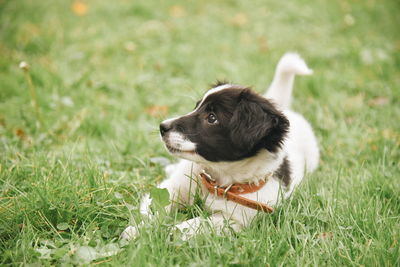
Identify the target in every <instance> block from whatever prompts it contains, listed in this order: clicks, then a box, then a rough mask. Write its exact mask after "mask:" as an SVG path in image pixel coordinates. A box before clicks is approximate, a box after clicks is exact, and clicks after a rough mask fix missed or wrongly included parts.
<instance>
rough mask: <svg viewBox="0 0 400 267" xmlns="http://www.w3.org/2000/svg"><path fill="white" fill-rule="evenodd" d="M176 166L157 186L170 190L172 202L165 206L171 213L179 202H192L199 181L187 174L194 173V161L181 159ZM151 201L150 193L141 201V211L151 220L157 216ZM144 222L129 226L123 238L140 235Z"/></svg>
mask: <svg viewBox="0 0 400 267" xmlns="http://www.w3.org/2000/svg"><path fill="white" fill-rule="evenodd" d="M174 167H175V171H174V172H172V173H171V176H170V177H169V178H168V179H165V180H164V181H163V182H161V184H159V185H158V186H157V187H158V188H165V189H167V190H168V193H169V200H170V204H169V205H168V206H166V207H165V210H166V212H167V213H169V212H170V211H171V209H172V208H174V206H176V205H177V203H182V204H190V203H192V201H193V197H194V194H195V192H196V188H197V181H195V180H194V179H192V178H191V176H190V175H187V174H191V173H192V170H193V167H192V163H190V162H188V161H181V162H179V163H178V164H176V165H175V166H174ZM151 202H152V200H151V198H150V195H149V194H146V195H145V196H144V197H143V198H142V200H141V202H140V213H141V214H142V215H144V216H145V217H148V218H150V220H151V219H153V218H154V216H157V215H156V214H152V212H151V209H150V205H151ZM143 224H144V223H143V222H140V223H138V224H136V225H135V226H128V227H127V228H126V229H125V230H124V231H123V232H122V234H121V238H122V239H128V240H129V239H132V238H135V237H136V236H137V235H138V228H139V227H141V226H142V225H143Z"/></svg>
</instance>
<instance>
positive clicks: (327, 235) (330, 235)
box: [317, 232, 333, 239]
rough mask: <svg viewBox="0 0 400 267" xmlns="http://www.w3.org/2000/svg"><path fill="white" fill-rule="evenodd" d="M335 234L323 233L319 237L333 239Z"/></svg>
mask: <svg viewBox="0 0 400 267" xmlns="http://www.w3.org/2000/svg"><path fill="white" fill-rule="evenodd" d="M332 237H333V233H332V232H323V233H320V234H318V235H317V238H319V239H332Z"/></svg>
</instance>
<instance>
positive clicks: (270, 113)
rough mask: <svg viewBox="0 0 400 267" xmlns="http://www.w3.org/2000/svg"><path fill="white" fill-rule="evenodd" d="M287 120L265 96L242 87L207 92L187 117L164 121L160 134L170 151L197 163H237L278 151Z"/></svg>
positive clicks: (221, 88)
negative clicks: (259, 154) (260, 153)
mask: <svg viewBox="0 0 400 267" xmlns="http://www.w3.org/2000/svg"><path fill="white" fill-rule="evenodd" d="M288 128H289V121H288V120H287V119H286V117H285V116H284V115H283V114H282V113H281V112H280V111H279V110H277V109H276V108H275V106H274V105H273V104H272V103H271V102H269V101H268V100H267V99H265V98H264V97H261V96H260V95H258V94H256V93H255V92H253V91H251V90H250V89H249V88H245V87H241V86H238V85H230V84H225V85H220V86H217V87H215V88H213V89H211V90H209V91H208V92H207V93H206V94H205V95H204V97H203V99H202V100H201V101H199V102H198V103H197V105H196V107H195V109H194V110H193V111H192V112H190V113H188V114H187V115H184V116H181V117H178V118H173V119H169V120H166V121H164V122H162V123H161V125H160V133H161V137H162V140H163V141H164V143H165V145H166V147H167V148H168V150H169V151H170V152H171V153H172V154H174V155H176V156H178V157H181V158H185V159H188V160H191V161H195V162H201V161H213V162H219V161H238V160H241V159H244V158H249V157H252V156H254V155H256V154H257V153H258V152H259V151H260V150H262V149H267V150H268V151H270V152H276V151H278V150H279V148H280V147H281V145H282V142H283V140H284V138H285V135H286V133H287V131H288Z"/></svg>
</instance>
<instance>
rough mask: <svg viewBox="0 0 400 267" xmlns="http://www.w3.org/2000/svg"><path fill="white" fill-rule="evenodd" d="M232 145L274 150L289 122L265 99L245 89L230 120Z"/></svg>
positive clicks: (281, 139)
mask: <svg viewBox="0 0 400 267" xmlns="http://www.w3.org/2000/svg"><path fill="white" fill-rule="evenodd" d="M229 128H230V131H231V132H230V138H231V141H232V143H233V145H234V146H235V147H237V148H239V149H240V150H241V151H244V152H245V153H249V152H250V151H254V149H261V148H266V149H267V150H269V151H270V152H276V151H277V150H278V148H280V147H281V145H282V142H283V140H284V138H285V136H286V133H287V131H288V129H289V121H288V120H287V119H286V117H285V116H284V115H283V114H282V113H281V112H280V111H278V110H277V109H276V108H275V106H274V105H273V104H272V103H271V102H269V101H268V100H267V99H265V98H263V97H261V96H259V95H257V94H255V93H253V92H252V91H250V90H249V89H247V90H244V91H243V92H242V93H241V95H240V96H239V102H238V105H237V107H236V109H235V111H234V113H233V115H232V118H231V121H230V126H229Z"/></svg>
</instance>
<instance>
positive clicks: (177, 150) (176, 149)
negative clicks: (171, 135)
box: [165, 143, 196, 154]
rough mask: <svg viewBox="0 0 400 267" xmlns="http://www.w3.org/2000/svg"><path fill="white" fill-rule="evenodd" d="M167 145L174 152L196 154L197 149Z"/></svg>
mask: <svg viewBox="0 0 400 267" xmlns="http://www.w3.org/2000/svg"><path fill="white" fill-rule="evenodd" d="M165 146H166V147H167V149H168V151H169V152H171V153H173V154H178V153H188V154H196V151H195V150H182V149H179V148H176V147H173V146H171V145H170V144H167V143H165Z"/></svg>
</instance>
